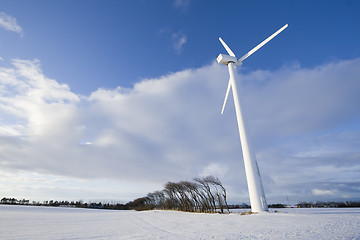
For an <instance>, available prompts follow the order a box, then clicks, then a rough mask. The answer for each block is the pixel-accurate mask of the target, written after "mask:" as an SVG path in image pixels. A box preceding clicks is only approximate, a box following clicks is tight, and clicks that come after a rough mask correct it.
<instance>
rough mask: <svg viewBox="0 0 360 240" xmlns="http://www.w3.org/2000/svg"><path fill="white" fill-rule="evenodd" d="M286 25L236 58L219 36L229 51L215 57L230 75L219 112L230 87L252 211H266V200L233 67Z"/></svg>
mask: <svg viewBox="0 0 360 240" xmlns="http://www.w3.org/2000/svg"><path fill="white" fill-rule="evenodd" d="M287 27H288V24H286V25H285V26H283V27H282V28H280V29H279V30H277V31H276V32H275V33H274V34H272V35H271V36H270V37H268V38H267V39H265V40H264V41H263V42H261V43H260V44H259V45H257V46H256V47H254V48H253V49H252V50H250V51H249V52H248V53H247V54H245V55H244V56H242V57H241V58H239V59H237V58H236V56H235V54H234V53H233V51H231V49H230V48H229V47H228V46H227V45H226V43H225V42H224V41H223V40H222V39H221V38H219V40H220V42H221V44H222V45H223V46H224V48H225V49H226V51H227V52H228V53H229V55H225V54H219V56H218V57H217V61H218V63H221V64H224V65H227V66H228V68H229V75H230V79H229V83H228V87H227V90H226V94H225V100H224V104H223V107H222V110H221V114H223V113H224V109H225V105H226V101H227V98H228V96H229V92H230V89H232V93H233V97H234V104H235V110H236V118H237V123H238V127H239V134H240V141H241V147H242V153H243V158H244V165H245V173H246V179H247V184H248V190H249V196H250V204H251V211H252V212H264V211H268V205H267V202H266V198H265V193H264V189H263V185H262V182H261V177H260V172H259V167H258V164H257V161H256V158H255V152H254V151H253V149H252V148H251V144H250V141H249V131H248V128H247V124H246V120H245V116H244V109H243V106H242V104H241V102H240V100H239V95H238V90H237V87H236V81H235V74H234V68H235V67H236V66H240V65H242V61H244V60H245V59H246V58H248V57H249V56H250V55H251V54H253V53H254V52H256V51H257V50H259V48H261V47H262V46H264V45H265V44H266V43H267V42H269V41H270V40H271V39H273V38H274V37H275V36H276V35H278V34H279V33H280V32H282V31H283V30H284V29H285V28H287Z"/></svg>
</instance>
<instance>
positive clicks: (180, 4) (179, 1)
mask: <svg viewBox="0 0 360 240" xmlns="http://www.w3.org/2000/svg"><path fill="white" fill-rule="evenodd" d="M189 5H190V0H175V1H174V3H173V6H174V7H175V8H176V9H179V10H181V11H186V10H187V9H188V7H189Z"/></svg>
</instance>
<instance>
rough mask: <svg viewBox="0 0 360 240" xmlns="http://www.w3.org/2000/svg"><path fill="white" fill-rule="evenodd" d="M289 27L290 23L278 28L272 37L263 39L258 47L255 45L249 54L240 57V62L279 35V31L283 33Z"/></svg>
mask: <svg viewBox="0 0 360 240" xmlns="http://www.w3.org/2000/svg"><path fill="white" fill-rule="evenodd" d="M287 27H288V24H286V25H284V26H283V27H282V28H280V29H279V30H277V31H276V32H275V33H274V34H273V35H271V36H270V37H268V38H267V39H265V40H264V41H262V42H261V43H260V44H259V45H257V46H256V47H254V48H253V49H251V50H250V51H249V52H248V53H247V54H245V55H244V56H242V57H241V58H239V60H238V62H242V61H244V60H245V59H247V58H248V57H249V56H250V55H251V54H253V53H254V52H256V51H257V50H259V48H261V47H262V46H264V45H265V44H266V43H267V42H269V41H270V40H271V39H273V38H274V37H275V36H276V35H278V34H279V33H281V32H282V31H283V30H284V29H285V28H287Z"/></svg>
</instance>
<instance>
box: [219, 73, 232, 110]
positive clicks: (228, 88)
mask: <svg viewBox="0 0 360 240" xmlns="http://www.w3.org/2000/svg"><path fill="white" fill-rule="evenodd" d="M230 89H231V82H230V79H229V83H228V87H227V90H226V94H225V100H224V104H223V107H222V110H221V115H222V114H223V113H224V109H225V105H226V102H227V99H228V96H229V92H230Z"/></svg>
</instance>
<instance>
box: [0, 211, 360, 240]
mask: <svg viewBox="0 0 360 240" xmlns="http://www.w3.org/2000/svg"><path fill="white" fill-rule="evenodd" d="M279 211H280V212H279V213H267V214H256V215H240V214H237V213H232V214H227V215H225V214H224V215H221V214H200V213H184V212H175V211H144V212H135V211H111V210H94V209H74V208H53V207H32V206H5V205H0V239H3V240H5V239H36V240H38V239H317V240H318V239H360V209H359V208H355V209H354V208H352V209H350V208H345V209H280V210H279Z"/></svg>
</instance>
